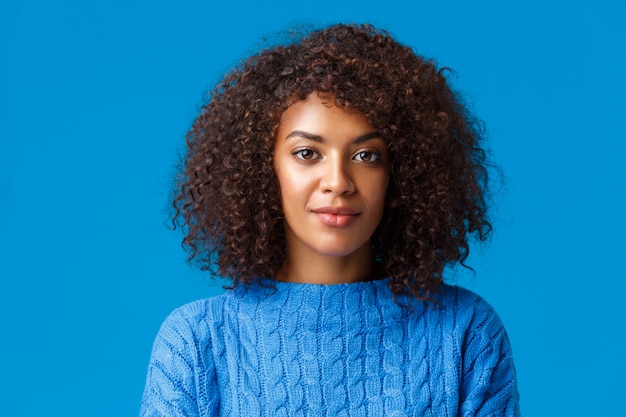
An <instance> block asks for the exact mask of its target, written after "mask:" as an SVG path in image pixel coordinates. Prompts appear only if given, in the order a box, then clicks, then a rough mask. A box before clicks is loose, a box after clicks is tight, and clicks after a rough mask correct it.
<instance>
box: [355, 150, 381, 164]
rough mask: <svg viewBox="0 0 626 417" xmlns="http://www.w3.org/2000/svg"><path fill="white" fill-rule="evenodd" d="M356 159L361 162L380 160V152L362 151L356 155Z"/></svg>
mask: <svg viewBox="0 0 626 417" xmlns="http://www.w3.org/2000/svg"><path fill="white" fill-rule="evenodd" d="M354 159H355V160H357V161H359V162H379V161H380V154H379V153H377V152H372V151H360V152H357V154H356V155H354Z"/></svg>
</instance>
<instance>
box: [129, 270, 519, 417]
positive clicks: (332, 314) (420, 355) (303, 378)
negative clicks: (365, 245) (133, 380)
mask: <svg viewBox="0 0 626 417" xmlns="http://www.w3.org/2000/svg"><path fill="white" fill-rule="evenodd" d="M388 284H389V282H388V280H380V281H372V282H363V283H355V284H338V285H315V284H295V283H283V282H278V283H276V290H273V289H271V288H264V287H262V286H254V287H251V288H249V289H245V288H243V287H241V288H237V289H235V290H233V291H229V292H227V293H225V294H222V295H220V296H218V297H214V298H210V299H206V300H200V301H196V302H193V303H190V304H187V305H185V306H183V307H181V308H179V309H177V310H175V311H174V312H173V313H172V314H171V315H170V316H169V317H168V318H167V320H166V321H165V322H164V323H163V326H162V327H161V330H160V331H159V334H158V336H157V338H156V341H155V343H154V348H153V351H152V357H151V360H150V366H149V369H148V377H147V383H146V388H145V391H144V395H143V401H142V405H141V416H142V417H148V416H186V417H192V416H203V417H204V416H244V417H254V416H269V417H274V416H279V417H283V416H284V417H287V416H289V417H292V416H294V417H295V416H309V417H318V416H329V417H330V416H332V417H335V416H346V417H347V416H360V417H361V416H362V417H366V416H376V417H379V416H386V417H396V416H398V417H399V416H433V417H435V416H436V417H442V416H463V417H469V416H519V406H518V394H517V386H516V380H515V368H514V365H513V360H512V357H511V348H510V345H509V341H508V338H507V335H506V332H505V330H504V328H503V326H502V323H501V322H500V320H499V318H498V316H497V315H496V314H495V312H494V311H493V309H492V308H491V307H490V306H489V305H488V304H487V303H486V302H485V301H484V300H483V299H481V298H480V297H478V296H477V295H475V294H474V293H472V292H470V291H468V290H465V289H462V288H459V287H454V286H448V285H444V286H443V288H442V291H441V293H440V294H439V305H438V306H433V305H432V304H431V305H427V304H423V303H421V302H413V306H412V307H411V308H406V307H399V306H398V305H397V304H396V303H395V302H394V300H393V297H392V294H391V292H390V291H389V288H388ZM400 301H403V300H400ZM404 301H406V300H404Z"/></svg>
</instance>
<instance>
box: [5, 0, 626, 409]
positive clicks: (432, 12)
mask: <svg viewBox="0 0 626 417" xmlns="http://www.w3.org/2000/svg"><path fill="white" fill-rule="evenodd" d="M409 4H410V5H409ZM624 17H625V13H624V10H623V9H622V8H620V7H618V6H617V1H615V2H613V3H610V2H608V1H597V2H592V1H567V2H566V1H557V2H555V1H552V2H550V1H548V2H540V1H538V0H530V1H525V2H507V3H505V2H499V1H491V2H485V1H483V2H465V1H449V2H420V1H416V2H411V3H409V2H406V3H402V2H397V1H385V2H369V1H359V2H350V1H346V2H336V1H327V0H321V1H317V2H296V1H294V2H282V3H281V2H277V3H275V4H273V5H272V4H270V3H262V4H258V3H249V4H246V2H233V1H231V2H219V4H215V3H214V2H209V1H204V2H200V1H198V2H180V3H179V4H178V5H174V3H173V2H162V1H148V0H129V1H128V0H127V1H120V0H109V1H105V0H100V1H78V0H74V1H68V0H58V1H55V2H44V1H17V0H12V1H9V0H2V1H1V2H0V42H1V43H0V47H1V50H0V52H1V54H0V218H1V219H2V221H1V222H0V239H1V240H0V277H1V280H0V285H1V287H0V314H1V317H2V318H1V320H0V338H1V341H0V358H1V361H2V366H1V370H0V415H1V416H24V417H26V416H41V415H58V416H91V417H97V416H126V415H128V416H132V415H136V414H137V412H138V408H139V403H140V397H141V392H142V388H143V384H144V378H145V372H146V367H147V362H148V358H149V354H150V349H151V344H152V341H153V338H154V336H155V334H156V332H157V330H158V327H159V325H160V323H161V321H162V320H163V319H164V317H165V316H166V315H167V314H168V313H169V312H170V311H171V310H172V309H173V308H175V307H176V306H178V305H181V304H183V303H185V302H188V301H191V300H193V299H197V298H202V297H206V296H209V295H212V294H216V293H218V292H219V291H221V290H220V286H219V285H218V284H211V283H210V282H208V283H207V281H208V280H207V279H206V277H205V276H204V275H203V274H201V273H199V272H196V271H194V270H193V269H192V268H191V267H189V266H188V265H187V264H186V263H185V254H184V252H183V251H182V249H181V248H180V243H179V242H180V239H181V235H180V234H179V233H178V232H171V231H169V230H167V228H166V219H167V205H168V193H169V190H170V185H171V181H172V179H171V178H172V176H173V174H174V172H175V165H176V163H177V158H178V155H179V154H180V153H181V152H182V151H183V138H184V134H185V132H186V130H187V128H188V127H189V126H190V124H191V122H192V120H193V118H194V115H195V114H196V112H197V111H198V109H199V106H200V105H201V104H202V102H203V94H204V92H205V91H206V90H208V89H209V88H210V87H211V86H212V85H213V84H214V83H215V82H216V81H217V80H218V79H219V78H220V77H221V76H222V75H223V73H224V72H225V71H226V70H227V69H228V68H230V67H232V66H233V65H235V64H236V63H237V62H238V60H239V59H240V58H241V57H242V56H244V55H246V54H249V53H251V52H253V51H254V50H256V48H257V47H258V45H259V44H260V41H261V38H262V36H264V35H269V36H270V37H271V36H272V34H274V33H275V32H276V31H277V30H281V29H286V28H288V27H290V26H292V25H294V24H300V23H304V22H312V23H316V24H327V23H334V22H338V21H343V22H350V21H357V22H364V21H369V22H372V23H374V24H376V25H377V26H380V27H383V28H387V29H388V30H389V31H390V32H391V33H392V35H394V36H395V37H396V38H397V39H398V40H400V41H401V42H403V43H406V44H409V45H411V46H413V47H414V48H415V49H416V50H417V51H419V52H420V53H421V54H424V55H427V56H433V57H435V58H436V59H437V60H438V61H439V63H440V64H442V65H446V66H450V67H452V68H453V69H455V70H456V72H457V74H458V76H457V78H456V79H455V80H454V83H455V85H456V86H457V87H458V88H460V89H461V90H462V91H464V92H465V93H466V95H467V99H468V101H469V102H470V103H471V104H472V106H473V107H474V109H475V110H476V112H477V113H478V114H479V115H480V116H481V117H482V118H483V119H484V120H485V122H486V124H487V127H488V129H489V136H490V140H491V144H492V148H493V153H494V155H495V157H496V160H497V162H498V163H499V164H500V166H501V167H502V169H503V170H504V173H505V175H506V183H505V186H504V188H503V189H502V192H501V193H500V194H499V196H498V205H497V209H496V211H495V213H494V214H495V217H496V224H495V225H496V233H495V235H494V237H493V240H492V242H491V244H490V245H487V246H484V247H481V248H478V249H477V250H475V251H474V252H473V255H472V257H471V260H470V261H471V262H470V263H471V264H472V265H473V266H474V268H475V269H476V271H477V272H476V275H472V274H468V273H465V272H459V273H458V274H456V277H455V282H456V283H458V284H460V285H464V286H466V287H469V288H471V289H473V290H474V291H476V292H478V293H479V294H481V295H482V296H484V297H485V298H486V299H487V300H488V301H490V302H491V303H492V304H493V305H494V307H495V308H496V309H497V311H498V312H499V314H500V315H501V317H502V319H503V321H504V323H505V325H506V326H507V329H508V332H509V335H510V338H511V340H512V343H513V347H514V353H515V359H516V364H517V368H518V373H519V388H520V392H521V395H522V411H523V412H524V414H525V415H526V416H555V415H564V416H565V415H567V416H591V415H594V416H599V415H602V416H626V402H625V401H624V394H625V393H626V384H625V383H624V375H626V336H625V333H626V326H625V324H624V319H625V318H626V313H625V308H624V305H625V302H624V300H623V298H624V297H623V293H624V290H626V284H625V278H626V277H625V274H624V271H623V268H622V265H621V261H622V259H623V253H624V252H625V250H626V244H625V232H626V224H625V220H624V218H625V216H624V200H625V191H624V190H625V187H624V180H625V179H626V172H625V168H624V164H623V161H622V160H623V159H624V155H625V151H626V146H625V145H624V142H625V139H626V129H625V128H624V116H625V115H626V111H625V110H626V106H625V104H624V95H625V92H626V90H625V81H624V79H625V77H624V74H626V64H625V61H626V59H625V52H624V39H626V37H625V35H626V33H625V31H624V29H623V27H624V26H623V20H624ZM620 26H621V27H620Z"/></svg>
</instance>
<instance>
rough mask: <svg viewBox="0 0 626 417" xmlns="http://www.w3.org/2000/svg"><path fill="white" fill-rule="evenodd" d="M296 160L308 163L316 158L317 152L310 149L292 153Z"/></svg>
mask: <svg viewBox="0 0 626 417" xmlns="http://www.w3.org/2000/svg"><path fill="white" fill-rule="evenodd" d="M293 154H294V155H295V156H296V157H297V158H299V159H303V160H305V161H310V160H312V159H315V158H316V157H317V152H315V151H314V150H312V149H300V150H297V151H295V152H294V153H293Z"/></svg>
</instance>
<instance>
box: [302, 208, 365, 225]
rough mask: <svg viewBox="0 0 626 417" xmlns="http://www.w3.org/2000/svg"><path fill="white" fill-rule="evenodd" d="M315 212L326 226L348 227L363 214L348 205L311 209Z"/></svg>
mask: <svg viewBox="0 0 626 417" xmlns="http://www.w3.org/2000/svg"><path fill="white" fill-rule="evenodd" d="M311 212H312V213H313V214H315V215H316V216H317V218H318V219H319V220H320V222H322V223H323V224H324V225H326V226H330V227H348V226H350V225H352V223H354V222H355V221H356V219H357V217H358V216H359V215H360V214H361V213H360V212H358V211H356V210H353V209H351V208H348V207H340V206H337V207H333V206H329V207H319V208H316V209H313V210H311Z"/></svg>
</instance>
